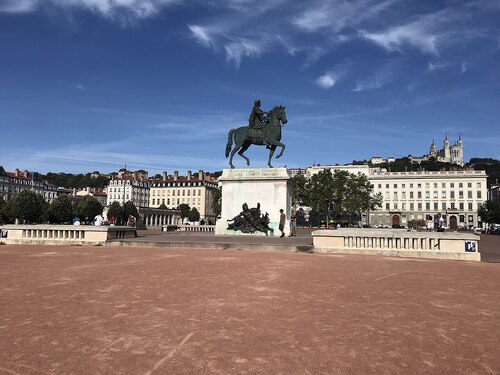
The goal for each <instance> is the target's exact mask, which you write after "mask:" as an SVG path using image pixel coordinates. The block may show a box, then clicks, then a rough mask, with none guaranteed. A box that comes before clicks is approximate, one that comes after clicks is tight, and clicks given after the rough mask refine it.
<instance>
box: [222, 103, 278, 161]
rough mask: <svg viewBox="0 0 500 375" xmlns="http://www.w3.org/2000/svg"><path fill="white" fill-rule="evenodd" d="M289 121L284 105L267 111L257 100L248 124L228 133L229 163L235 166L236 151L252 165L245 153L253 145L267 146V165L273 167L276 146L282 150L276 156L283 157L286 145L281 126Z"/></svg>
mask: <svg viewBox="0 0 500 375" xmlns="http://www.w3.org/2000/svg"><path fill="white" fill-rule="evenodd" d="M266 115H267V116H266ZM287 122H288V120H287V118H286V113H285V107H284V106H276V107H274V108H273V109H272V110H270V111H269V112H268V113H266V112H264V111H263V110H262V109H261V108H260V100H256V101H255V102H254V106H253V108H252V112H251V114H250V118H249V120H248V126H241V127H239V128H237V129H231V130H230V131H229V133H228V141H227V145H226V157H228V156H230V158H229V165H230V166H231V168H234V165H233V156H234V154H235V153H236V152H238V155H240V156H241V157H242V158H243V159H245V160H246V162H247V165H250V159H248V158H247V157H246V156H245V155H244V154H243V153H244V152H245V151H246V150H248V148H249V147H250V146H251V145H258V146H267V148H268V149H269V160H268V163H267V165H269V167H271V168H272V165H271V158H272V156H273V154H274V151H275V150H276V148H277V147H281V151H280V153H279V154H278V155H277V156H276V159H278V158H279V157H281V155H283V151H285V145H284V144H283V143H281V127H282V126H283V125H285V124H286V123H287ZM233 141H234V148H233Z"/></svg>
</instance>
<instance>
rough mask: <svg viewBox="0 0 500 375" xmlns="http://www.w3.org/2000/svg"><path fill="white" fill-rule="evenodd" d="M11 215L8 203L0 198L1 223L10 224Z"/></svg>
mask: <svg viewBox="0 0 500 375" xmlns="http://www.w3.org/2000/svg"><path fill="white" fill-rule="evenodd" d="M9 216H10V215H9V214H8V207H7V202H5V201H4V200H3V198H0V223H2V224H6V223H8V222H9Z"/></svg>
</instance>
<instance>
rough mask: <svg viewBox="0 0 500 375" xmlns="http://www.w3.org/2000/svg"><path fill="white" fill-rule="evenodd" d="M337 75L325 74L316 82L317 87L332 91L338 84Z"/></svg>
mask: <svg viewBox="0 0 500 375" xmlns="http://www.w3.org/2000/svg"><path fill="white" fill-rule="evenodd" d="M336 82H337V81H336V79H335V75H334V74H333V73H325V74H323V75H322V76H321V77H318V79H316V80H315V81H314V83H315V84H316V85H318V86H319V87H322V88H324V89H326V90H328V89H331V88H332V87H333V86H334V85H335V83H336Z"/></svg>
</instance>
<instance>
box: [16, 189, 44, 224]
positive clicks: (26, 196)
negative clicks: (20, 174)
mask: <svg viewBox="0 0 500 375" xmlns="http://www.w3.org/2000/svg"><path fill="white" fill-rule="evenodd" d="M11 200H12V203H11V206H10V213H11V215H12V216H13V217H14V218H17V219H19V221H20V222H21V223H23V222H26V223H40V222H41V221H42V220H43V218H44V215H45V212H46V209H47V203H46V202H45V201H44V200H43V198H42V197H41V196H40V195H39V194H37V193H35V192H33V191H31V190H24V191H22V192H21V193H19V194H18V195H16V196H15V197H14V198H12V199H11Z"/></svg>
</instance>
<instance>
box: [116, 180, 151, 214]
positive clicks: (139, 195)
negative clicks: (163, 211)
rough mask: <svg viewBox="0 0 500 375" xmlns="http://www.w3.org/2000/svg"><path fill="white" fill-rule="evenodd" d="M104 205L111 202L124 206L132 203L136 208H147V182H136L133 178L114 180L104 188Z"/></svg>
mask: <svg viewBox="0 0 500 375" xmlns="http://www.w3.org/2000/svg"><path fill="white" fill-rule="evenodd" d="M106 191H107V199H106V205H107V206H109V205H111V204H112V203H113V202H119V203H120V204H122V205H123V204H124V203H125V202H128V201H132V203H133V204H134V205H135V206H136V207H138V208H141V207H144V208H145V207H149V192H150V190H149V182H148V181H137V180H135V179H134V178H133V177H123V178H116V179H113V180H111V181H110V182H109V185H108V186H107V188H106Z"/></svg>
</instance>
